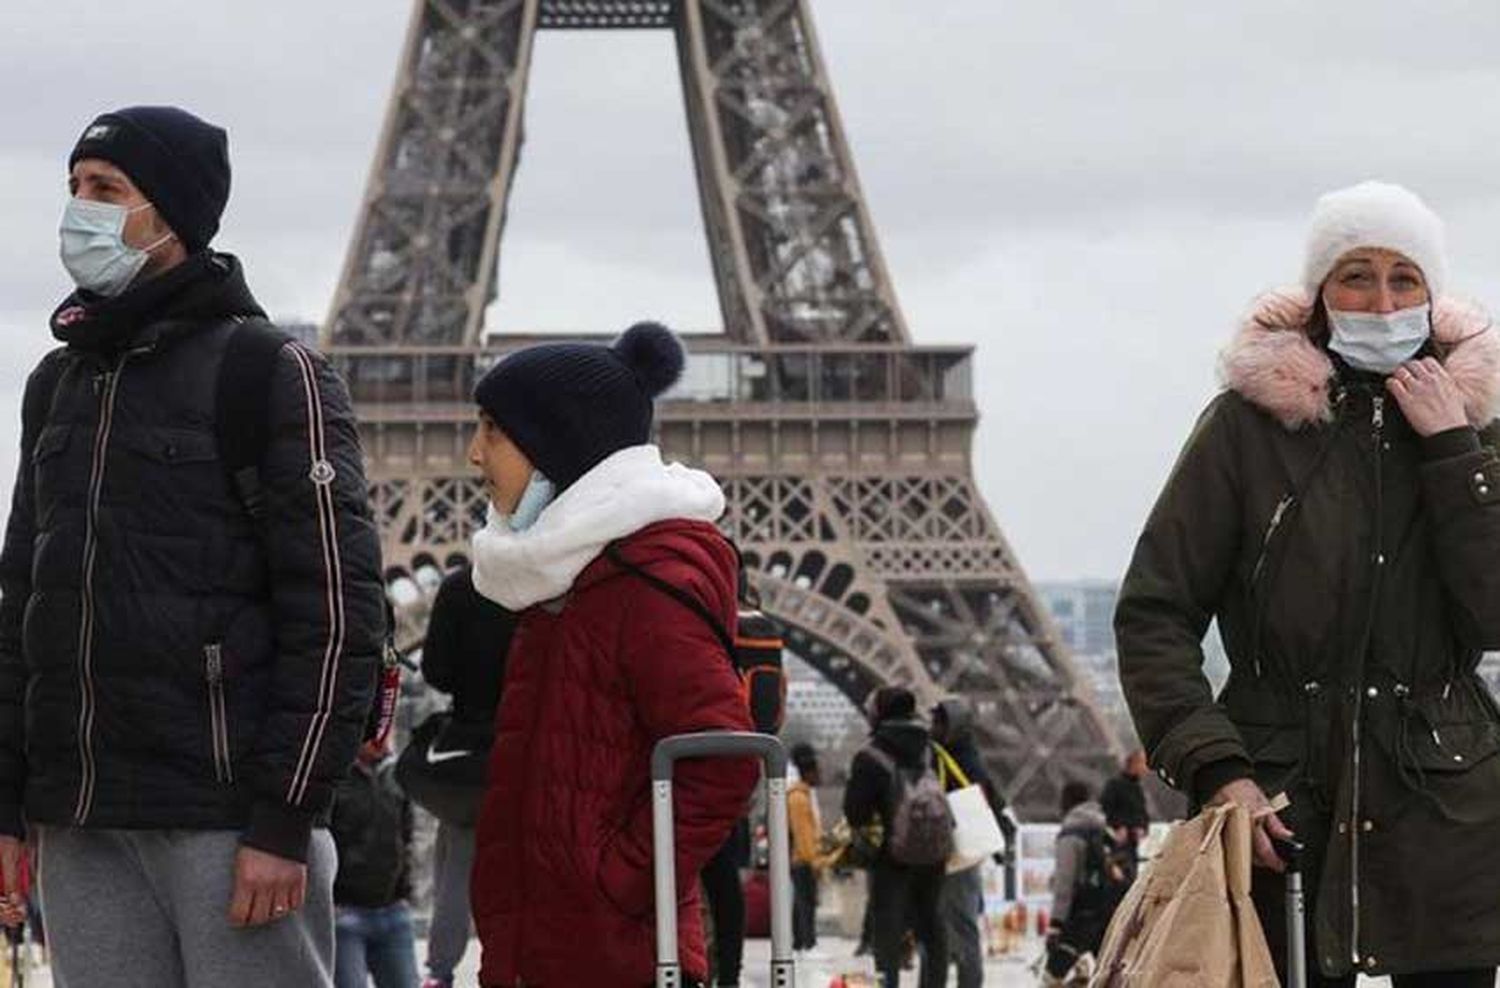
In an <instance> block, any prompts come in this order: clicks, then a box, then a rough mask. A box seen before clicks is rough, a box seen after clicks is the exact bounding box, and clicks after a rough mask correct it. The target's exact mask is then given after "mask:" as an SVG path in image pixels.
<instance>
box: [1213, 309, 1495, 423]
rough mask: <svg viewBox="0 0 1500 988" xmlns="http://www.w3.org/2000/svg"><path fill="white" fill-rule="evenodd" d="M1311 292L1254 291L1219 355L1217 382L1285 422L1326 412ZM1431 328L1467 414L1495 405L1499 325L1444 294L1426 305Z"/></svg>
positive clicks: (1328, 367) (1324, 371)
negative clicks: (1311, 332)
mask: <svg viewBox="0 0 1500 988" xmlns="http://www.w3.org/2000/svg"><path fill="white" fill-rule="evenodd" d="M1311 314H1312V300H1311V299H1310V297H1309V296H1308V295H1307V293H1306V292H1304V291H1303V290H1302V289H1300V288H1292V289H1284V290H1282V291H1276V292H1271V293H1269V294H1266V295H1262V296H1261V297H1260V298H1258V299H1256V300H1255V302H1254V304H1253V305H1252V306H1251V308H1250V312H1249V313H1248V314H1247V315H1246V316H1245V319H1244V321H1243V322H1242V323H1241V324H1240V330H1239V332H1238V333H1236V334H1235V337H1234V339H1233V340H1231V341H1230V343H1229V345H1228V346H1227V347H1225V348H1224V352H1223V353H1222V354H1220V357H1219V375H1220V377H1221V379H1222V380H1223V382H1224V385H1225V386H1226V387H1228V388H1230V389H1231V390H1234V391H1237V392H1238V393H1239V394H1240V395H1241V396H1242V397H1243V398H1245V399H1246V400H1247V401H1250V402H1251V403H1252V404H1255V405H1258V406H1259V407H1261V408H1263V409H1265V410H1266V411H1267V412H1269V413H1270V414H1271V415H1273V416H1274V417H1275V418H1276V419H1277V420H1278V421H1279V422H1281V424H1282V425H1284V426H1286V427H1287V428H1288V429H1300V428H1301V427H1302V426H1304V425H1307V424H1309V423H1313V422H1329V421H1332V420H1333V404H1332V402H1331V400H1330V398H1329V382H1330V380H1331V379H1332V377H1333V362H1332V361H1331V360H1329V358H1328V355H1327V354H1326V353H1324V352H1323V350H1322V348H1321V347H1319V346H1317V345H1316V344H1314V343H1313V342H1312V340H1310V339H1309V338H1308V335H1307V322H1308V318H1309V317H1310V316H1311ZM1432 324H1433V325H1432V335H1433V340H1434V342H1435V343H1436V344H1437V349H1438V352H1439V355H1440V359H1441V360H1442V362H1443V366H1444V367H1445V368H1447V370H1448V373H1449V374H1451V375H1453V379H1454V380H1455V381H1456V382H1457V383H1458V387H1459V390H1460V391H1462V392H1463V395H1464V408H1465V410H1466V411H1467V412H1468V416H1469V421H1470V422H1471V423H1472V424H1473V425H1475V426H1476V427H1477V426H1483V425H1488V424H1489V423H1490V422H1491V421H1493V420H1494V419H1495V417H1496V413H1497V411H1500V330H1497V329H1495V328H1494V326H1493V324H1492V322H1491V320H1490V318H1489V316H1487V315H1486V314H1485V313H1484V312H1483V311H1482V310H1481V309H1479V308H1478V307H1476V306H1473V305H1469V304H1467V303H1463V302H1458V301H1456V300H1454V299H1451V298H1440V299H1438V301H1437V303H1436V304H1435V305H1434V306H1433V312H1432Z"/></svg>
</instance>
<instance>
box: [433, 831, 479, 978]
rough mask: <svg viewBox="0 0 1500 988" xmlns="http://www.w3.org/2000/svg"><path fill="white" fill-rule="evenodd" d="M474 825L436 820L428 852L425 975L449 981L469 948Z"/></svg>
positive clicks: (471, 926)
mask: <svg viewBox="0 0 1500 988" xmlns="http://www.w3.org/2000/svg"><path fill="white" fill-rule="evenodd" d="M473 870H474V828H473V827H459V826H455V825H454V824H451V823H439V824H438V834H437V845H436V847H434V849H433V853H432V923H431V925H429V926H428V928H427V976H428V977H429V978H432V979H434V980H436V981H440V982H442V983H443V984H444V985H451V984H453V970H454V968H456V967H458V963H459V961H461V960H463V958H464V951H466V950H467V949H468V948H469V933H470V931H471V930H472V928H473V923H472V921H471V920H470V915H471V913H472V909H471V908H470V906H469V873H470V872H471V871H473Z"/></svg>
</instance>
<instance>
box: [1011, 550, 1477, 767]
mask: <svg viewBox="0 0 1500 988" xmlns="http://www.w3.org/2000/svg"><path fill="white" fill-rule="evenodd" d="M1036 589H1037V593H1038V595H1039V596H1040V597H1041V599H1042V602H1043V604H1045V605H1046V607H1047V610H1048V612H1049V613H1050V614H1051V615H1052V621H1053V623H1054V624H1056V625H1057V630H1058V635H1059V636H1060V637H1061V638H1062V641H1063V644H1065V645H1066V646H1067V647H1068V650H1069V651H1071V652H1072V653H1073V661H1074V662H1075V663H1077V665H1078V667H1079V669H1080V671H1081V672H1082V673H1083V674H1084V675H1086V676H1087V677H1088V678H1089V681H1090V682H1091V683H1092V685H1093V687H1094V696H1095V698H1096V699H1097V700H1098V702H1099V705H1100V707H1101V709H1102V710H1103V712H1104V714H1105V716H1106V717H1108V718H1109V719H1110V720H1111V721H1112V722H1113V723H1114V724H1115V725H1116V727H1117V729H1118V730H1119V731H1120V732H1121V736H1122V737H1127V738H1128V737H1130V736H1131V733H1132V730H1133V729H1132V727H1131V725H1130V714H1129V711H1128V710H1127V708H1126V705H1125V694H1124V692H1123V691H1122V689H1121V688H1120V663H1119V656H1118V654H1117V652H1116V650H1115V629H1114V619H1115V604H1116V603H1117V602H1118V600H1119V596H1120V588H1119V585H1118V584H1116V583H1111V582H1109V581H1107V580H1075V581H1059V582H1055V583H1041V584H1038V585H1037V588H1036ZM1203 674H1204V675H1205V676H1206V677H1207V678H1208V682H1209V685H1210V686H1211V687H1212V688H1213V689H1214V691H1215V692H1217V691H1218V690H1219V689H1220V688H1221V687H1222V686H1223V685H1224V683H1225V682H1226V681H1227V680H1228V679H1229V659H1228V657H1227V656H1226V655H1225V652H1224V644H1223V642H1222V641H1221V640H1220V638H1219V627H1218V625H1217V624H1210V625H1209V627H1208V633H1207V634H1206V635H1204V638H1203ZM1494 674H1495V677H1496V682H1497V683H1500V661H1497V663H1496V668H1495V673H1494Z"/></svg>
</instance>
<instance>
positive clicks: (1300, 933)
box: [1271, 837, 1307, 988]
mask: <svg viewBox="0 0 1500 988" xmlns="http://www.w3.org/2000/svg"><path fill="white" fill-rule="evenodd" d="M1271 846H1272V848H1274V849H1275V851H1276V856H1277V857H1279V858H1280V859H1281V860H1282V862H1283V863H1284V864H1285V865H1286V954H1287V957H1286V981H1287V988H1307V916H1306V912H1307V900H1306V899H1305V898H1304V892H1303V888H1302V855H1303V852H1304V851H1305V850H1306V849H1307V848H1306V845H1304V844H1301V843H1299V842H1297V841H1294V840H1283V839H1281V838H1278V837H1273V838H1271Z"/></svg>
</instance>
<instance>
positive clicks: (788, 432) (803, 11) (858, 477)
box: [322, 0, 1119, 817]
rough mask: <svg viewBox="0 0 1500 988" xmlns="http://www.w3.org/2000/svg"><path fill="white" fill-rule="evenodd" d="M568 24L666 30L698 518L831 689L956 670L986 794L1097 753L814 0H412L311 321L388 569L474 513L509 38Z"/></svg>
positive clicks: (1089, 709)
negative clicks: (683, 206) (712, 315)
mask: <svg viewBox="0 0 1500 988" xmlns="http://www.w3.org/2000/svg"><path fill="white" fill-rule="evenodd" d="M577 28H595V29H598V28H615V29H660V30H670V31H673V32H674V33H675V36H676V39H677V52H678V58H679V61H680V68H681V77H682V81H683V90H684V95H685V103H686V108H687V121H688V128H689V131H690V136H691V141H692V148H693V154H694V159H695V166H696V173H697V178H698V188H699V193H700V199H701V204H702V211H703V217H704V223H705V227H706V230H707V235H708V240H709V253H710V257H711V261H712V266H713V272H714V277H715V280H716V282H717V288H718V297H719V301H720V306H721V310H722V314H723V331H722V333H720V334H718V335H714V336H702V337H689V338H688V339H687V340H686V343H687V346H688V350H689V360H688V368H687V372H686V373H685V375H684V379H683V381H682V382H681V383H680V384H679V385H678V387H677V388H676V389H675V390H674V391H673V392H672V393H670V394H669V395H668V396H666V398H665V400H664V401H663V402H662V405H661V407H660V411H659V414H658V423H657V431H658V439H659V441H660V443H661V445H662V446H663V449H664V451H665V452H666V454H667V455H668V456H669V457H675V458H679V459H683V460H686V461H688V462H692V463H694V464H697V465H699V466H702V467H704V468H706V469H708V470H710V471H712V472H713V473H714V474H715V476H717V477H718V478H719V479H720V480H721V482H722V483H723V484H724V486H725V489H726V491H727V493H728V495H729V503H730V508H729V511H728V513H727V515H726V517H725V519H724V521H723V527H724V528H725V530H726V531H727V532H728V533H729V534H730V535H732V536H733V537H734V538H735V539H736V540H737V542H738V543H739V545H740V546H741V547H742V549H743V550H744V552H745V558H746V560H747V562H748V564H749V566H750V569H751V578H752V580H753V581H754V583H755V584H756V586H757V587H758V588H759V590H760V592H761V594H762V596H763V598H764V603H765V606H766V608H767V610H768V611H769V612H770V613H771V614H773V615H774V616H775V617H777V618H779V619H780V620H781V621H782V622H784V623H785V624H786V626H787V628H788V629H789V641H790V643H791V647H792V648H793V649H794V650H795V651H796V652H797V653H798V654H799V655H801V656H802V657H803V658H805V659H807V660H808V661H809V662H811V663H812V664H813V665H814V666H815V667H816V668H817V669H819V670H820V671H821V672H822V673H823V674H824V675H826V676H827V677H828V678H829V679H831V680H832V681H833V682H835V683H837V684H838V685H839V686H840V687H841V688H842V689H843V691H844V692H845V693H846V694H847V695H848V696H849V697H850V698H851V699H852V700H853V701H855V702H856V703H859V702H861V701H862V700H863V699H864V697H865V695H866V694H867V693H868V692H869V691H870V690H871V689H873V688H875V687H877V686H879V685H883V684H888V683H899V684H903V685H906V686H909V687H911V688H912V689H914V690H915V691H916V692H917V694H918V696H919V698H920V699H921V701H922V702H923V703H924V704H925V703H930V702H935V701H936V700H937V699H939V698H941V697H942V696H944V695H947V694H952V693H957V694H962V695H964V696H966V697H968V698H970V700H972V701H973V702H974V703H975V705H976V707H977V709H978V712H979V716H978V718H977V719H978V731H979V740H980V744H981V749H982V751H983V753H984V755H985V757H986V758H987V759H988V761H989V764H990V766H991V768H992V769H993V770H994V774H995V777H996V779H997V780H1000V781H1001V783H1002V785H1003V787H1004V789H1005V790H1006V792H1007V795H1008V797H1009V798H1010V799H1011V800H1012V802H1013V803H1014V804H1016V805H1017V807H1018V809H1019V810H1020V811H1021V812H1022V813H1023V814H1028V815H1032V816H1044V817H1045V816H1047V815H1050V814H1052V813H1055V807H1056V805H1057V795H1058V790H1059V789H1060V787H1061V784H1062V782H1063V781H1065V780H1066V779H1067V778H1071V777H1079V778H1084V779H1086V780H1091V781H1094V782H1097V781H1099V780H1100V779H1101V778H1102V777H1103V775H1104V774H1105V772H1107V771H1108V770H1109V766H1110V763H1111V761H1112V759H1113V757H1114V756H1115V755H1116V754H1117V753H1118V748H1119V744H1118V741H1117V740H1116V739H1115V738H1114V736H1113V734H1112V732H1111V731H1110V729H1109V728H1108V726H1107V724H1106V722H1105V720H1104V718H1103V717H1102V716H1101V714H1100V712H1099V710H1098V708H1097V707H1096V705H1095V703H1094V701H1093V699H1092V694H1091V690H1090V689H1089V687H1088V685H1087V684H1086V682H1085V681H1084V680H1083V679H1082V678H1081V677H1080V676H1079V674H1078V672H1077V670H1076V669H1075V667H1074V665H1073V664H1072V662H1071V661H1070V659H1069V656H1068V654H1067V651H1066V649H1065V648H1064V646H1063V644H1062V643H1061V641H1060V640H1059V638H1058V635H1057V633H1056V630H1055V628H1054V627H1053V625H1052V624H1051V622H1050V621H1049V618H1048V616H1047V614H1046V611H1045V610H1044V609H1043V607H1042V606H1041V605H1040V603H1039V602H1038V599H1037V597H1036V594H1035V593H1034V592H1033V589H1032V587H1031V585H1030V583H1029V582H1028V580H1027V578H1026V576H1025V574H1024V572H1023V571H1022V569H1021V567H1020V565H1019V563H1018V562H1017V560H1016V556H1015V554H1014V553H1013V552H1012V551H1011V548H1010V546H1009V545H1008V544H1007V543H1006V541H1005V539H1004V537H1003V536H1002V535H1001V532H1000V529H999V527H998V526H997V525H996V523H995V520H994V518H993V517H991V515H990V513H989V511H988V509H987V507H986V506H985V503H984V501H983V499H982V498H981V496H980V494H979V491H978V489H977V488H976V486H975V482H974V478H973V473H972V469H971V461H970V451H971V446H972V441H973V436H974V431H975V429H976V427H977V425H978V412H977V409H976V406H975V402H974V397H973V388H974V381H973V369H972V368H973V360H972V358H973V350H972V348H971V347H964V346H926V345H917V344H914V343H913V342H912V340H911V336H910V334H909V332H908V330H907V326H906V322H905V319H904V317H903V315H902V312H901V309H900V307H899V306H898V304H897V301H896V296H895V293H894V291H893V289H892V283H891V279H890V276H889V274H888V273H887V270H886V266H885V262H884V260H883V259H882V257H881V253H880V248H879V244H878V242H877V240H876V237H875V232H874V226H873V224H872V222H871V219H870V215H869V211H868V209H867V208H866V204H865V199H864V196H863V194H862V192H861V190H860V185H859V180H858V177H857V175H856V174H855V170H854V162H853V156H852V155H851V153H850V150H849V146H848V142H847V139H846V137H845V134H844V130H843V125H842V122H841V120H840V116H839V112H838V108H837V106H836V104H835V102H834V96H833V90H832V87H831V84H830V80H829V77H828V73H827V70H826V68H825V65H824V62H823V57H822V54H821V51H820V49H819V44H818V40H817V36H816V34H815V31H814V24H813V19H812V13H811V2H810V0H415V3H414V7H413V11H412V16H411V22H410V27H409V29H408V34H407V38H406V44H405V47H404V49H403V55H402V60H401V64H400V66H399V69H398V73H397V79H396V83H395V88H394V92H393V94H392V97H391V100H390V104H389V108H388V112H387V115H386V119H385V124H384V128H383V133H382V136H381V140H380V144H379V149H378V151H377V153H376V157H375V161H374V165H373V167H372V170H371V173H370V178H369V184H368V188H367V191H366V195H365V199H364V204H363V208H362V212H361V215H360V218H359V221H358V225H357V229H356V231H355V234H354V237H353V240H352V242H351V245H350V248H349V253H348V257H347V260H346V263H345V266H344V270H343V275H342V278H341V280H340V283H339V287H338V291H337V295H336V298H335V300H334V304H333V307H332V310H331V313H330V315H329V318H328V321H327V323H326V325H325V326H324V327H323V330H322V345H323V346H324V348H325V349H326V350H327V351H328V353H329V354H330V356H331V357H332V359H333V360H334V361H335V363H336V364H337V366H338V367H339V368H340V370H341V371H342V372H343V374H344V375H345V377H346V379H347V380H348V382H349V385H350V388H351V391H352V393H353V396H354V398H355V401H356V403H357V406H358V409H359V414H360V420H361V423H362V429H363V435H364V442H365V448H366V454H367V456H368V457H369V460H370V463H369V469H370V478H371V484H372V488H373V495H374V505H375V508H376V511H377V512H378V515H379V519H380V522H381V524H382V530H383V539H384V549H385V553H386V557H385V558H386V560H387V565H388V566H389V567H390V569H389V572H388V577H389V578H390V579H391V580H393V581H399V580H400V578H401V577H403V576H408V577H413V578H414V581H413V582H414V583H415V584H418V585H421V586H424V587H426V588H428V589H430V588H431V587H432V585H433V583H434V580H435V577H436V575H437V574H438V573H439V572H440V571H442V570H443V569H445V568H447V567H448V566H450V565H453V564H454V563H456V562H458V561H460V560H462V559H463V558H464V556H465V554H466V552H467V546H468V535H469V532H470V531H471V530H472V528H473V526H474V525H475V524H476V523H477V522H478V521H479V520H480V519H481V518H482V513H483V507H484V494H483V492H482V491H481V489H480V487H479V485H478V483H477V481H476V480H475V478H474V477H473V474H472V472H471V470H470V468H469V467H468V465H467V463H466V460H465V451H466V448H467V445H468V441H469V437H470V434H471V428H472V420H473V406H472V403H471V401H470V391H471V389H472V387H473V384H474V381H475V378H476V375H478V374H480V373H482V371H483V369H484V368H485V367H487V366H489V365H490V364H491V363H492V362H493V361H494V360H496V359H498V358H499V357H501V356H503V355H504V354H505V353H506V352H509V351H511V350H514V349H516V348H518V347H521V346H525V345H527V344H528V343H531V342H535V340H534V339H527V338H525V337H522V336H517V335H513V334H508V333H507V332H506V327H504V326H486V325H485V324H484V315H485V311H486V309H487V308H488V307H489V305H490V303H491V302H492V301H493V300H494V298H495V295H496V291H497V288H496V284H497V277H498V276H497V270H498V265H499V263H500V262H501V260H502V256H503V255H502V244H503V241H502V236H501V234H502V232H503V230H504V226H505V216H506V204H507V198H508V196H509V194H510V190H511V188H512V185H513V178H514V175H515V171H516V168H517V164H518V162H519V159H520V152H521V146H522V141H523V135H524V127H523V117H524V113H523V111H524V106H525V99H526V85H527V78H528V72H529V69H530V66H531V59H532V51H533V41H534V39H535V37H536V32H537V31H539V30H544V29H557V30H566V29H577ZM580 167H583V166H580ZM621 192H622V194H624V193H625V192H626V190H621ZM411 585H413V584H411V583H408V584H405V586H407V587H410V586H411ZM409 597H410V601H411V602H410V606H408V607H406V608H404V610H403V620H404V622H405V625H404V630H405V633H406V634H408V635H411V636H414V635H415V634H417V633H419V632H420V627H421V622H422V621H423V620H424V618H425V615H424V612H423V606H422V602H421V599H420V597H419V595H409Z"/></svg>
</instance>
